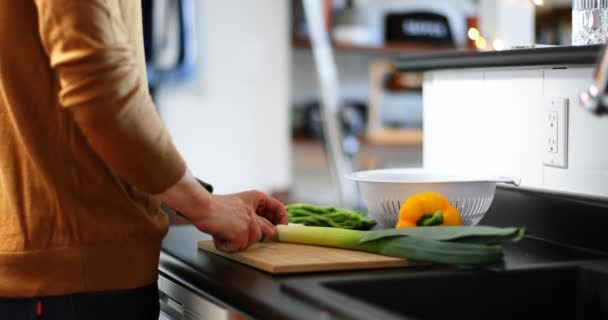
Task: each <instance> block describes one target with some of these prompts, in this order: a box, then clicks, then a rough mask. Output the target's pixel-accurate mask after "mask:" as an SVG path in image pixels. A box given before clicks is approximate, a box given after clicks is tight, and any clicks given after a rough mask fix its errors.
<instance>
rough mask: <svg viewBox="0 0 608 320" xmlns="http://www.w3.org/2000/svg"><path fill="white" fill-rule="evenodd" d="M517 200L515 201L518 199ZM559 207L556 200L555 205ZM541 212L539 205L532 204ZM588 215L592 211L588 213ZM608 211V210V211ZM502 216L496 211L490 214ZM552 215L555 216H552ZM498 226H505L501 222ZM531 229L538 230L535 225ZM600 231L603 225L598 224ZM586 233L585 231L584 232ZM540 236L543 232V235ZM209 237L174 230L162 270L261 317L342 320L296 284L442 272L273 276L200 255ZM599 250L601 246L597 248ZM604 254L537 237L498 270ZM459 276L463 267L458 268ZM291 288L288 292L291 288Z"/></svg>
mask: <svg viewBox="0 0 608 320" xmlns="http://www.w3.org/2000/svg"><path fill="white" fill-rule="evenodd" d="M497 195H498V196H497V198H498V199H497V200H496V201H497V202H498V203H501V202H503V201H510V200H511V199H512V198H513V199H515V198H516V197H522V195H521V194H520V193H519V192H516V191H510V190H498V192H497ZM514 197H515V198H514ZM551 202H552V203H554V202H555V201H553V200H552V201H551ZM531 205H533V206H534V207H536V208H538V203H533V204H531ZM585 211H587V210H585ZM603 213H606V212H603ZM491 214H492V215H496V216H500V215H502V213H501V212H500V211H498V210H494V212H492V209H491V211H490V212H488V214H487V215H491ZM551 214H552V215H554V214H555V213H554V212H552V213H551ZM497 224H498V225H500V224H502V223H500V221H499V220H497ZM531 226H532V228H533V229H534V228H538V227H537V226H535V225H534V224H532V225H531ZM598 227H601V226H598ZM604 228H605V227H602V229H604ZM581 232H584V230H581ZM538 234H539V235H540V236H543V235H544V234H543V233H542V232H539V233H538ZM204 239H209V236H208V235H205V234H202V233H200V232H199V231H197V230H196V229H195V228H194V227H191V226H174V227H172V228H171V229H170V231H169V234H168V235H167V237H166V238H165V240H164V242H163V251H162V253H161V261H160V272H161V273H162V274H163V275H164V276H166V277H168V278H170V279H172V280H173V281H175V282H177V283H179V284H181V285H182V286H186V287H187V288H189V289H190V290H192V291H194V292H196V293H198V294H200V295H201V296H203V297H205V298H207V299H209V300H211V301H214V302H216V303H218V304H220V305H222V306H225V307H227V308H229V309H232V310H234V311H237V312H239V313H242V314H244V315H246V316H249V317H251V318H256V319H332V318H343V317H345V316H344V314H339V313H336V311H335V310H332V308H330V307H328V306H326V305H324V304H320V303H314V302H310V301H309V300H306V299H302V297H298V295H294V294H293V293H290V292H289V290H286V287H289V286H286V284H289V283H293V282H294V281H298V280H303V282H314V281H316V280H317V279H328V278H332V277H336V278H343V277H345V276H352V277H357V278H370V279H371V278H374V277H385V276H387V275H388V276H391V275H392V276H399V275H404V274H408V273H411V272H421V271H423V272H426V273H428V272H441V270H434V269H431V268H428V267H426V268H422V269H421V268H403V269H390V270H368V271H347V272H322V273H312V274H298V275H280V276H277V275H271V274H268V273H265V272H262V271H258V270H256V269H254V268H251V267H248V266H246V265H243V264H240V263H237V262H234V261H231V260H228V259H226V258H224V257H221V256H218V255H215V254H213V253H208V252H204V251H200V250H198V249H197V241H199V240H204ZM595 249H597V248H595ZM606 257H607V256H606V255H605V253H604V252H601V251H598V250H586V249H582V248H580V247H576V246H563V245H561V244H560V245H558V244H556V243H555V242H553V241H544V240H540V239H535V238H525V239H524V240H522V241H520V242H518V243H515V244H511V245H508V246H506V247H505V259H504V265H503V266H498V267H497V268H499V269H506V270H517V269H521V268H527V267H537V266H551V265H560V264H564V263H566V264H572V263H577V262H578V261H585V260H595V259H605V258H606ZM454 271H455V272H458V269H455V270H454ZM287 289H288V288H287Z"/></svg>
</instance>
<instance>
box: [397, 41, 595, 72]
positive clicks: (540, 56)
mask: <svg viewBox="0 0 608 320" xmlns="http://www.w3.org/2000/svg"><path fill="white" fill-rule="evenodd" d="M601 48H602V46H600V45H593V46H552V47H539V48H528V49H512V50H503V51H471V50H464V51H458V50H454V51H441V52H436V53H425V54H418V53H416V54H407V55H403V56H401V57H400V58H398V59H397V60H396V62H395V65H396V67H397V68H398V69H399V70H401V71H428V70H438V69H463V68H486V67H524V66H552V67H559V66H577V65H593V64H595V63H596V62H597V57H598V55H599V53H600V50H601Z"/></svg>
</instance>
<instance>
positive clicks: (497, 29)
mask: <svg viewBox="0 0 608 320" xmlns="http://www.w3.org/2000/svg"><path fill="white" fill-rule="evenodd" d="M319 1H320V2H321V8H322V9H323V17H324V22H325V27H326V28H327V35H328V36H329V39H330V41H331V44H332V47H333V49H334V52H333V53H334V59H333V65H332V66H331V67H332V69H334V68H335V71H336V72H337V77H338V83H339V85H338V92H339V97H340V110H339V114H338V116H337V117H336V119H335V121H336V122H337V123H339V128H340V130H341V134H342V136H343V138H344V139H343V146H341V147H342V150H343V152H344V153H345V154H346V157H347V158H348V159H349V160H350V161H352V163H353V166H354V168H356V169H357V170H365V169H375V168H391V167H421V166H422V144H423V140H422V137H423V134H422V130H423V129H424V128H422V112H423V109H422V89H421V87H422V76H421V74H416V73H399V72H397V71H396V70H395V68H394V66H393V63H392V62H393V61H394V60H395V59H396V58H401V59H404V58H405V59H406V58H407V56H408V55H410V54H414V55H419V54H427V53H430V52H441V51H446V50H463V51H464V50H505V49H510V48H518V47H532V46H545V45H570V39H571V30H572V28H571V21H572V1H569V0H491V1H490V0H434V1H426V0H350V1H348V0H319ZM142 3H143V8H144V28H145V42H146V57H147V59H148V76H149V82H150V91H151V93H152V96H153V98H154V99H155V101H156V103H157V107H158V111H159V113H160V115H161V117H162V119H163V121H164V123H165V124H166V126H167V127H168V129H169V131H170V132H171V134H172V136H173V138H174V140H175V143H176V144H177V146H178V148H179V149H180V151H181V152H182V153H183V155H184V157H185V158H186V160H187V161H188V163H189V166H190V167H191V169H192V170H193V172H194V173H195V174H196V175H197V176H198V177H199V178H201V179H203V180H206V181H208V182H210V183H212V184H213V185H214V187H215V189H216V190H217V193H229V192H237V191H242V190H244V189H252V188H254V189H259V190H263V191H266V192H270V193H272V194H274V195H275V196H277V197H279V198H280V199H281V200H283V201H285V202H292V201H307V202H313V203H321V204H337V198H338V197H337V194H336V186H335V185H334V183H333V181H332V179H331V175H330V172H329V166H328V158H327V156H326V153H325V152H324V148H323V137H324V130H323V126H322V124H321V120H320V119H321V116H320V112H319V104H320V92H321V90H320V87H319V83H318V80H317V79H318V68H317V66H316V64H315V59H314V56H313V50H311V42H310V34H309V28H308V25H307V21H306V18H305V16H306V15H305V12H304V9H303V6H302V3H301V1H299V0H295V1H291V0H290V1H288V0H279V1H277V0H248V1H242V0H221V1H219V0H155V1H153V0H148V1H146V0H144V1H143V2H142Z"/></svg>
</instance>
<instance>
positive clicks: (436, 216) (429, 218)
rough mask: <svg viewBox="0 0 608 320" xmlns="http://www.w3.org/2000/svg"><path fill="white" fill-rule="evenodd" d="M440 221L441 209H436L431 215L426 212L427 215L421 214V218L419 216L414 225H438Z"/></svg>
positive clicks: (441, 220)
mask: <svg viewBox="0 0 608 320" xmlns="http://www.w3.org/2000/svg"><path fill="white" fill-rule="evenodd" d="M442 223H443V211H442V210H437V211H435V213H433V214H432V215H430V214H427V215H424V216H422V218H420V219H419V220H418V222H416V225H417V226H419V227H428V226H438V225H440V224H442Z"/></svg>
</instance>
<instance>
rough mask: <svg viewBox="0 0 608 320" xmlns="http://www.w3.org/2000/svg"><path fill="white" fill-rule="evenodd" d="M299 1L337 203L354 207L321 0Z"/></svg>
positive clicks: (337, 89)
mask: <svg viewBox="0 0 608 320" xmlns="http://www.w3.org/2000/svg"><path fill="white" fill-rule="evenodd" d="M302 2H303V6H304V15H305V17H306V23H307V26H308V29H309V34H310V43H311V47H312V50H313V55H314V59H315V64H316V68H317V76H318V80H319V87H320V89H321V101H320V102H321V103H320V112H321V122H322V124H323V133H324V134H323V137H324V139H325V141H324V142H325V151H326V154H327V159H328V162H329V169H330V172H331V175H332V178H333V181H334V183H335V185H336V187H337V188H338V196H339V204H340V205H341V206H345V207H356V206H357V205H358V201H357V198H356V196H357V189H356V186H355V184H354V183H353V182H352V181H350V180H348V179H346V175H347V174H349V173H352V171H353V165H352V161H350V160H348V159H347V158H346V157H345V155H344V152H343V149H342V141H343V136H342V132H341V129H340V124H339V119H340V100H341V99H340V92H339V86H338V84H339V82H338V72H337V68H336V63H335V59H334V54H333V48H332V46H331V42H330V41H329V37H328V34H327V29H326V26H325V18H324V12H323V5H322V4H323V1H321V0H302Z"/></svg>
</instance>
